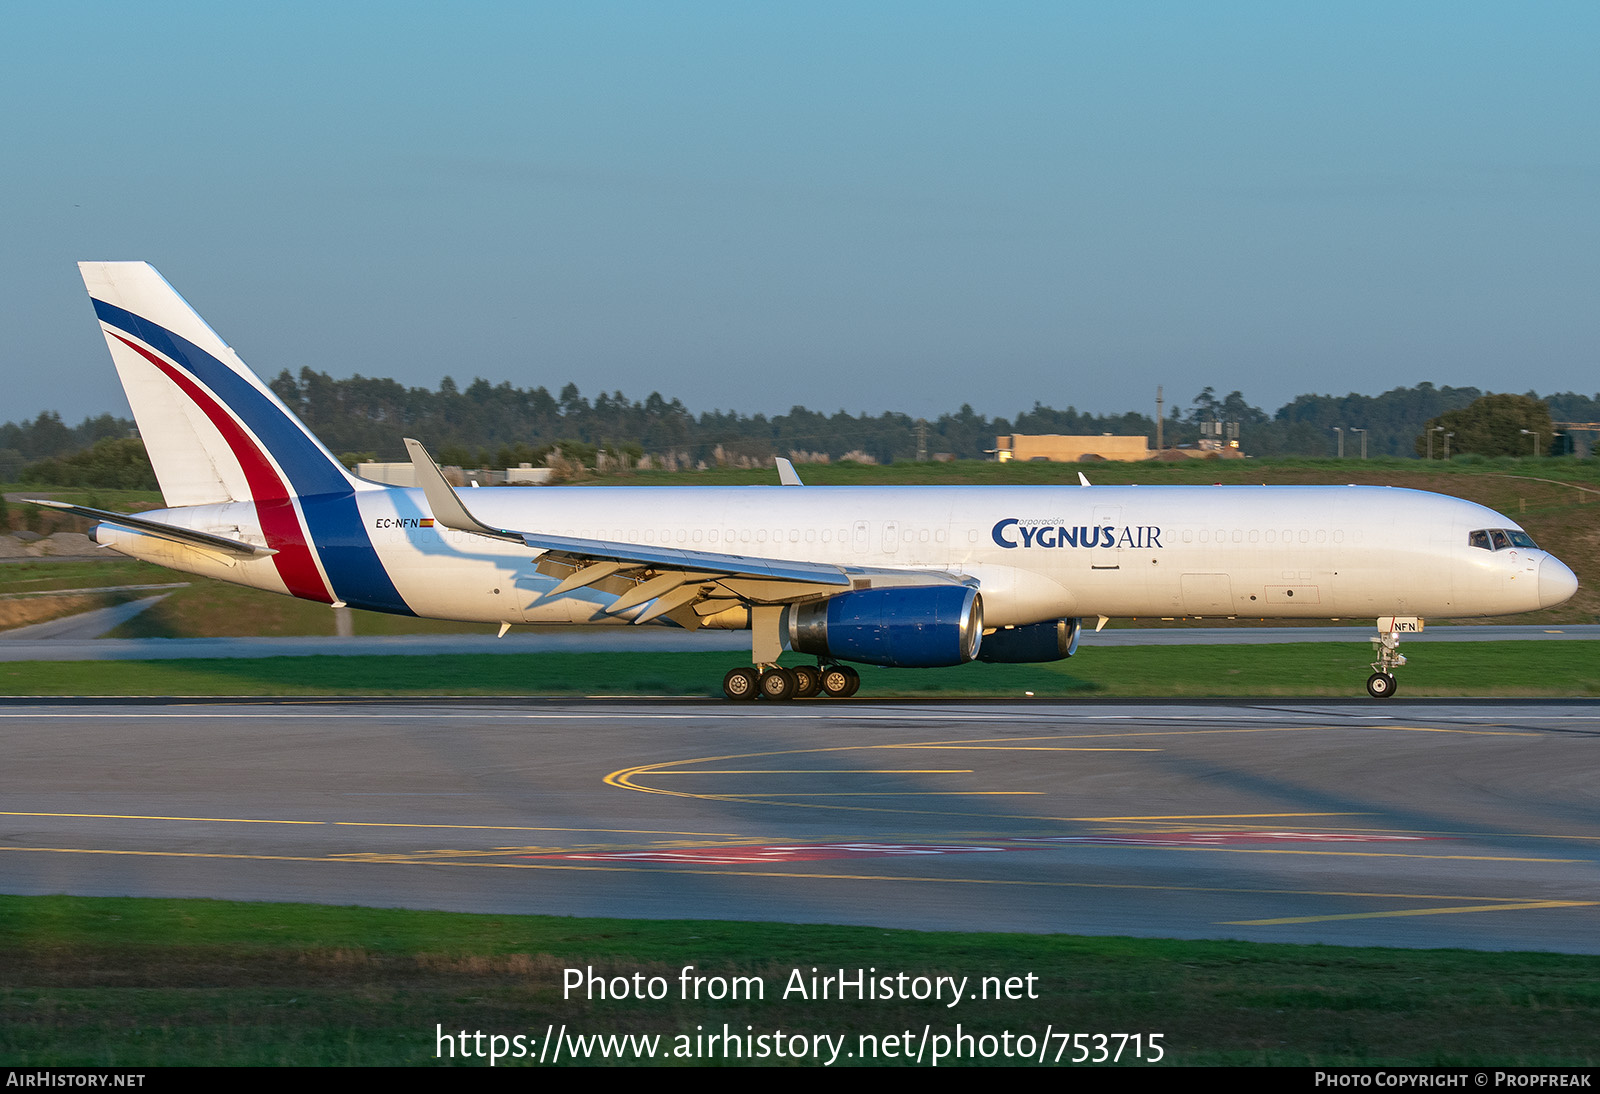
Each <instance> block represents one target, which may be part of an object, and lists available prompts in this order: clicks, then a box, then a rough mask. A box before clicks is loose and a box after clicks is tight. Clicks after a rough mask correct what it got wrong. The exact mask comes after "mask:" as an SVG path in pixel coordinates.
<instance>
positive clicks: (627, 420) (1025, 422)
mask: <svg viewBox="0 0 1600 1094" xmlns="http://www.w3.org/2000/svg"><path fill="white" fill-rule="evenodd" d="M270 386H271V387H272V390H273V391H274V392H276V393H277V395H278V397H279V398H280V399H282V400H283V402H284V403H285V405H287V406H288V407H289V409H290V410H292V411H294V412H295V413H296V414H297V415H299V417H300V418H301V420H302V421H304V422H305V423H306V424H307V425H308V426H309V427H310V428H311V430H312V432H313V433H315V434H316V435H317V436H318V437H320V438H321V439H322V440H323V442H324V443H325V444H326V445H327V446H328V447H329V449H330V450H332V451H333V452H335V453H337V454H339V455H340V456H341V457H344V458H347V459H348V460H349V461H351V462H353V461H354V460H356V459H358V458H365V459H377V460H404V459H406V454H405V446H404V443H403V440H402V438H404V437H407V436H414V437H418V438H419V439H421V440H422V441H423V442H424V443H425V444H427V445H428V446H429V448H430V449H432V450H433V451H434V453H435V454H436V455H437V456H438V457H439V459H440V462H441V463H447V464H459V465H461V466H467V467H506V466H516V465H517V464H519V463H524V462H526V463H531V464H533V465H535V466H540V465H542V464H544V463H545V462H547V461H548V460H549V459H550V457H551V455H552V454H553V453H559V454H560V456H561V457H562V458H564V459H567V460H569V461H573V462H577V463H582V464H585V465H588V466H593V465H594V464H595V463H596V461H597V460H598V459H600V458H601V456H602V454H606V455H607V456H609V457H610V458H611V459H612V460H614V461H617V462H626V463H638V462H640V461H641V460H644V459H646V458H647V457H648V460H649V462H650V463H651V464H653V465H655V466H666V467H673V468H685V467H694V466H698V465H700V464H701V463H705V464H713V463H729V462H733V463H739V462H766V461H769V460H770V459H771V458H772V457H773V456H775V455H782V456H797V457H798V458H799V459H800V460H802V461H806V462H817V461H821V460H841V459H855V460H858V461H861V462H867V461H873V462H878V463H891V462H894V461H896V460H909V459H914V458H916V456H917V455H918V454H919V453H923V454H925V455H926V456H927V457H929V458H938V457H939V456H941V455H946V456H949V457H953V458H956V459H982V458H985V456H986V455H988V454H989V453H991V452H992V451H993V450H994V448H995V438H996V437H998V436H1005V435H1008V434H1013V433H1024V434H1030V433H1065V434H1078V435H1083V434H1098V433H1113V434H1119V435H1126V436H1137V435H1143V436H1146V437H1148V438H1150V440H1151V443H1152V444H1154V442H1155V435H1156V428H1155V420H1154V417H1153V416H1152V415H1148V414H1144V413H1140V412H1137V411H1129V412H1127V413H1124V414H1110V415H1107V414H1089V413H1084V412H1080V411H1078V410H1077V409H1076V408H1074V407H1071V406H1069V407H1067V408H1066V409H1065V410H1057V409H1055V408H1053V407H1049V406H1045V405H1043V404H1042V403H1035V404H1034V405H1033V407H1032V409H1030V410H1025V411H1022V412H1021V413H1019V414H1017V415H1015V416H1014V417H1011V418H1004V417H995V418H990V417H987V416H985V415H982V414H979V413H977V412H976V411H974V410H973V409H972V407H971V406H970V405H963V406H962V407H961V408H960V409H959V410H956V411H954V412H952V413H946V414H941V415H939V416H938V417H937V418H933V419H926V420H919V419H917V418H914V417H912V416H911V415H908V414H902V413H897V412H892V411H890V412H885V413H882V414H877V415H870V414H850V413H848V412H847V411H845V410H843V409H841V410H838V411H836V412H834V413H832V414H827V413H823V412H820V411H815V410H809V409H807V408H805V407H801V406H796V407H793V408H792V409H790V411H789V412H788V413H787V414H775V415H772V416H768V415H765V414H742V413H739V412H737V411H733V410H726V411H725V410H711V411H705V412H702V413H700V414H699V415H696V414H694V413H692V412H691V411H690V410H689V409H688V408H686V407H685V406H684V405H683V403H682V402H680V401H679V400H677V399H670V400H669V399H666V398H664V397H663V396H662V395H660V394H659V393H656V392H652V393H651V394H650V395H649V397H648V398H646V399H644V400H642V401H636V400H632V399H629V398H628V397H627V396H626V395H624V394H623V393H622V392H620V391H617V392H611V393H606V392H601V393H599V394H597V395H596V396H595V397H594V398H593V399H590V398H588V397H586V396H585V395H583V394H582V393H581V392H580V391H579V389H578V387H577V385H576V384H572V383H569V384H567V385H566V386H565V387H563V388H562V389H561V390H560V392H559V393H558V394H555V395H552V394H550V392H549V390H548V389H546V388H544V387H535V388H531V389H524V388H518V387H514V386H513V385H511V384H510V383H501V384H490V383H489V382H488V381H487V380H483V379H477V380H474V381H473V382H472V383H471V384H469V385H467V387H465V388H464V389H463V388H460V387H458V386H457V384H456V383H455V381H454V380H453V379H451V378H450V377H448V376H447V377H445V378H444V379H443V380H442V381H441V382H440V384H439V387H438V388H437V390H433V389H429V388H425V387H406V386H405V385H403V384H400V383H398V382H396V381H394V380H389V379H379V378H369V377H363V376H359V375H358V376H352V377H350V378H348V379H343V380H339V379H334V378H333V377H332V376H330V375H328V374H327V373H325V372H315V371H313V370H311V369H309V368H305V369H301V370H300V373H299V375H298V376H296V375H293V374H291V373H290V372H288V371H287V370H285V371H284V372H281V373H279V375H278V376H277V377H276V378H275V379H274V380H272V382H271V385H270ZM1493 399H1494V400H1498V401H1499V402H1493V401H1492V400H1485V393H1484V392H1482V391H1480V390H1479V389H1478V388H1474V387H1450V386H1448V385H1446V386H1442V387H1436V386H1435V385H1433V384H1431V383H1422V384H1418V385H1416V386H1415V387H1398V388H1394V389H1393V390H1391V391H1387V392H1384V393H1383V394H1381V395H1375V396H1368V395H1358V394H1354V393H1352V394H1349V395H1343V396H1334V395H1314V394H1307V395H1300V396H1298V397H1296V398H1295V399H1293V400H1291V401H1290V402H1289V403H1287V404H1286V405H1284V406H1282V407H1280V408H1279V409H1278V410H1277V411H1276V412H1275V413H1272V414H1268V413H1267V412H1266V411H1264V410H1262V409H1261V408H1260V407H1256V406H1252V405H1250V404H1249V403H1248V402H1247V401H1246V399H1245V398H1244V396H1243V394H1242V393H1241V392H1238V391H1233V392H1230V393H1228V394H1227V395H1224V396H1219V395H1218V394H1217V393H1216V392H1215V390H1214V389H1212V388H1209V387H1208V388H1205V389H1204V390H1202V391H1201V392H1200V393H1199V394H1197V395H1196V396H1195V397H1194V398H1193V399H1192V400H1191V401H1190V404H1189V406H1188V407H1187V408H1183V407H1179V406H1177V405H1173V407H1172V408H1171V414H1170V416H1169V417H1168V418H1167V419H1166V420H1164V421H1163V423H1162V439H1163V441H1164V443H1166V444H1168V445H1175V444H1192V443H1194V442H1195V441H1197V440H1198V439H1199V437H1200V435H1201V433H1200V427H1201V423H1203V422H1208V421H1223V422H1238V423H1239V427H1240V440H1241V447H1242V448H1243V450H1244V451H1245V452H1246V453H1248V454H1251V455H1258V456H1331V455H1333V454H1335V451H1336V446H1337V443H1338V436H1339V435H1338V434H1337V433H1336V432H1335V428H1336V427H1337V428H1338V429H1341V430H1343V431H1344V438H1345V444H1346V449H1345V452H1346V455H1347V456H1353V455H1356V454H1358V453H1359V451H1360V447H1359V444H1360V442H1359V440H1358V434H1357V433H1356V432H1354V431H1356V430H1365V431H1366V444H1367V452H1368V454H1369V455H1371V456H1374V457H1377V456H1399V457H1411V456H1415V455H1420V454H1422V453H1423V452H1424V451H1425V449H1424V441H1425V439H1426V437H1427V436H1428V435H1429V433H1430V432H1432V433H1433V435H1434V436H1435V439H1436V440H1437V441H1438V442H1439V443H1440V444H1441V445H1442V443H1443V439H1442V433H1443V432H1451V433H1453V434H1454V436H1453V438H1452V440H1453V447H1452V453H1453V454H1456V453H1460V454H1465V453H1468V452H1473V451H1478V452H1480V454H1483V455H1500V454H1511V453H1512V452H1516V453H1521V452H1527V451H1529V450H1530V449H1531V443H1530V440H1529V437H1528V435H1527V434H1523V433H1521V432H1520V429H1522V428H1528V426H1527V424H1526V423H1527V422H1530V421H1531V422H1533V423H1534V424H1535V425H1537V426H1538V429H1539V430H1541V431H1546V432H1548V430H1549V422H1550V421H1551V419H1554V420H1556V421H1586V422H1593V421H1600V394H1597V395H1595V396H1593V397H1590V396H1584V395H1579V394H1576V393H1573V392H1564V393H1561V394H1556V395H1549V396H1544V397H1540V396H1538V395H1536V394H1534V393H1531V392H1530V393H1529V394H1528V395H1526V396H1494V397H1493ZM1505 400H1512V401H1513V403H1514V406H1515V410H1514V414H1515V415H1523V416H1524V417H1523V418H1521V419H1519V421H1518V423H1517V424H1516V425H1515V426H1511V425H1506V424H1503V423H1502V424H1500V425H1496V424H1494V422H1493V421H1490V422H1488V424H1485V423H1484V422H1481V421H1478V419H1477V418H1473V417H1472V415H1470V414H1468V411H1469V409H1470V408H1473V407H1475V406H1478V405H1479V404H1481V403H1483V404H1489V403H1492V405H1493V406H1497V407H1499V408H1500V410H1499V411H1497V412H1495V413H1498V414H1500V416H1502V417H1503V416H1504V414H1506V413H1513V411H1512V410H1510V409H1508V407H1511V406H1512V405H1513V404H1511V403H1505ZM1530 408H1531V409H1530ZM1495 413H1491V414H1490V418H1491V419H1492V418H1494V417H1495ZM1529 414H1531V415H1532V417H1531V418H1528V417H1526V415H1529ZM1451 415H1454V416H1455V417H1449V416H1451ZM1462 415H1467V417H1468V418H1469V419H1471V421H1472V422H1474V423H1476V424H1468V425H1466V426H1463V427H1462V428H1454V427H1453V425H1452V424H1451V423H1456V424H1459V423H1460V422H1461V421H1463V420H1466V419H1463V418H1462ZM1541 415H1542V417H1541ZM1479 417H1482V415H1479ZM1441 422H1444V423H1446V424H1445V425H1444V426H1442V427H1440V428H1439V429H1437V430H1436V429H1435V427H1439V426H1440V423H1441ZM1541 422H1542V423H1543V424H1540V423H1541ZM1534 431H1535V430H1531V429H1530V432H1534ZM135 437H136V434H135V430H134V424H133V423H132V422H131V421H129V420H128V419H126V418H118V417H113V416H112V415H109V414H102V415H99V416H98V417H93V418H87V419H85V420H84V421H83V422H82V423H81V424H79V425H78V426H76V427H69V426H67V425H66V424H65V423H64V422H63V421H62V420H61V416H60V415H59V414H57V413H55V412H53V411H46V412H44V413H41V414H40V415H39V416H38V417H37V418H35V419H34V420H32V421H25V422H21V423H16V422H7V423H5V424H4V425H0V481H7V482H16V481H24V482H38V483H54V484H58V485H79V484H94V485H105V486H112V485H118V486H121V485H128V486H132V485H135V484H136V483H145V482H148V483H149V485H151V486H153V485H154V479H153V477H152V476H151V475H150V472H149V463H148V460H146V459H144V453H143V446H142V445H140V444H138V443H137V441H136V440H134V442H133V443H132V444H129V443H128V442H129V439H130V438H135ZM1488 438H1493V440H1492V444H1494V445H1501V446H1505V445H1510V446H1512V447H1510V448H1509V449H1506V450H1505V451H1500V450H1498V449H1497V450H1490V449H1489V448H1487V447H1484V446H1487V445H1490V444H1491V440H1489V439H1488ZM1475 446H1476V447H1475ZM1541 451H1543V452H1544V453H1546V454H1550V453H1551V452H1552V448H1551V447H1550V439H1549V437H1548V436H1546V440H1545V442H1544V445H1543V447H1542V449H1541ZM1436 454H1440V453H1436ZM112 480H114V481H112Z"/></svg>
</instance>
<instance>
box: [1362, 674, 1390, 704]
mask: <svg viewBox="0 0 1600 1094" xmlns="http://www.w3.org/2000/svg"><path fill="white" fill-rule="evenodd" d="M1367 694H1368V695H1370V696H1372V697H1373V698H1374V699H1387V698H1389V697H1390V696H1392V695H1393V694H1394V677H1393V676H1392V675H1390V674H1389V673H1387V672H1375V673H1373V674H1372V675H1371V676H1369V677H1367Z"/></svg>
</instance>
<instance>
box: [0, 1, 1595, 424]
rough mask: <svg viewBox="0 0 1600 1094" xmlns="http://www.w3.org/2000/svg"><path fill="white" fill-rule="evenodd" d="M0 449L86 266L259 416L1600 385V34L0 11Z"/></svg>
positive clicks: (48, 385) (111, 403)
mask: <svg viewBox="0 0 1600 1094" xmlns="http://www.w3.org/2000/svg"><path fill="white" fill-rule="evenodd" d="M6 25H7V31H6V35H5V40H4V43H3V44H0V59H3V63H0V93H3V95H4V99H3V101H4V103H5V104H6V109H5V110H3V111H0V200H3V203H4V206H3V207H4V210H5V214H6V215H5V216H4V218H3V220H0V290H3V298H4V300H5V301H6V305H5V308H4V310H3V312H0V317H3V322H4V329H5V332H6V334H7V335H8V337H6V338H5V339H4V342H3V345H4V350H3V353H4V357H3V358H0V370H3V375H4V376H5V384H4V386H3V389H0V390H3V397H0V420H8V419H9V420H18V419H21V418H23V417H31V416H32V415H34V414H36V413H38V412H39V411H40V410H43V409H57V410H60V411H61V412H62V413H63V414H64V415H65V416H66V417H67V418H68V419H69V420H70V421H76V420H78V419H80V418H81V417H83V416H84V415H86V414H91V413H99V412H101V411H105V410H110V411H113V412H115V413H126V404H125V403H124V402H123V400H122V397H121V394H120V391H119V389H118V388H117V385H116V382H115V377H114V374H113V373H112V370H111V368H110V364H109V359H108V357H107V356H106V354H105V350H104V347H103V345H102V344H101V341H100V338H99V335H98V332H97V330H96V328H95V324H94V322H93V317H92V313H91V311H90V309H89V306H88V303H87V301H86V300H85V298H84V294H83V289H82V286H81V283H80V282H78V280H77V273H76V269H75V266H74V263H75V262H77V261H78V260H79V259H145V260H147V261H150V262H152V263H153V264H155V265H156V266H157V268H159V269H160V270H161V271H162V272H163V273H164V274H165V275H166V276H167V278H168V279H169V280H170V281H171V282H172V283H173V284H174V285H175V286H176V287H177V288H178V289H179V291H181V292H183V293H184V294H185V296H187V297H188V299H189V300H190V301H191V303H193V304H195V306H196V307H197V308H198V309H199V310H200V311H201V313H202V314H203V315H205V316H206V318H207V319H208V320H209V321H210V322H211V324H212V325H213V326H214V327H215V328H216V329H217V330H218V331H219V332H220V333H221V334H222V335H223V336H224V337H225V338H227V339H228V340H229V341H230V342H231V343H232V344H233V345H234V346H235V348H236V349H238V350H239V352H240V353H241V355H242V356H243V357H244V358H245V360H246V361H248V362H250V363H251V364H252V365H253V366H254V367H255V368H256V369H257V370H258V371H260V372H262V373H263V374H265V375H268V376H270V375H274V374H276V373H277V371H278V370H279V369H282V368H290V369H292V370H298V369H299V368H300V367H301V366H303V365H309V366H310V367H312V368H314V369H317V370H320V371H327V372H330V373H332V374H334V375H335V376H347V375H350V374H352V373H362V374H364V375H384V376H393V377H395V378H397V379H399V380H401V381H403V382H405V383H408V384H421V385H427V386H429V387H432V386H435V385H436V384H437V383H438V381H439V378H440V377H441V376H444V375H447V374H448V375H452V376H454V377H455V378H456V379H457V380H458V381H459V382H461V383H465V382H467V381H469V380H471V379H472V378H473V377H474V376H479V375H481V376H484V377H487V378H488V379H489V380H491V381H493V382H496V383H498V382H500V381H502V380H508V381H510V382H512V383H513V384H516V385H518V386H524V387H526V386H534V385H539V384H543V385H545V386H547V387H549V388H551V390H557V389H559V388H560V386H561V385H563V384H565V383H566V382H568V381H569V380H570V381H573V382H576V383H577V384H578V385H579V387H580V388H581V389H582V390H583V392H584V393H585V394H588V395H590V396H593V395H594V394H596V393H597V392H599V391H601V390H606V391H611V390H617V389H620V390H622V391H623V392H625V393H626V394H628V395H629V396H630V397H632V398H635V399H642V398H643V397H644V396H645V395H647V394H648V393H649V392H650V391H652V390H659V391H661V392H662V393H663V394H665V395H668V396H669V397H670V396H677V397H679V398H681V399H683V401H684V402H685V404H686V405H688V406H689V407H690V409H692V410H696V411H702V410H709V409H712V408H724V409H727V408H731V409H737V410H741V411H745V412H756V411H762V412H767V413H773V412H782V411H785V410H787V409H788V408H789V407H790V406H792V405H794V404H804V405H806V406H809V407H811V408H813V409H820V410H825V411H831V410H835V409H839V408H841V407H842V408H845V409H847V410H850V411H852V412H857V411H871V412H877V411H881V410H886V409H894V410H903V411H907V412H909V413H913V414H929V415H932V414H937V413H940V412H943V411H946V410H953V409H955V408H956V407H958V406H959V405H960V404H962V403H971V404H972V405H973V406H974V407H975V408H977V409H978V410H980V411H982V412H984V413H988V414H1007V415H1009V414H1013V413H1015V412H1016V411H1018V410H1021V409H1025V408H1027V407H1029V406H1031V405H1032V404H1033V403H1034V402H1035V401H1036V400H1037V401H1040V402H1043V403H1046V404H1049V405H1053V406H1058V407H1064V406H1067V405H1069V404H1071V405H1075V406H1077V407H1078V408H1079V409H1085V410H1094V411H1121V410H1126V409H1135V408H1138V409H1143V408H1145V407H1146V406H1147V405H1148V404H1150V403H1151V402H1152V401H1153V397H1154V389H1155V387H1156V385H1157V384H1164V385H1165V387H1166V391H1167V397H1168V400H1169V403H1170V402H1171V401H1173V400H1177V401H1179V402H1182V403H1187V401H1188V399H1190V398H1191V397H1192V396H1193V395H1194V394H1195V393H1197V392H1198V391H1199V390H1200V389H1201V388H1202V387H1206V386H1211V387H1214V388H1216V389H1217V390H1218V391H1220V392H1226V391H1229V390H1233V389H1239V390H1242V391H1243V392H1244V393H1245V395H1246V397H1247V398H1249V399H1250V401H1251V402H1253V403H1256V404H1258V405H1261V406H1264V407H1266V408H1267V409H1268V410H1272V409H1275V408H1276V407H1277V406H1279V405H1281V404H1282V403H1283V402H1285V401H1286V400H1288V399H1289V398H1291V397H1292V396H1294V395H1296V394H1298V393H1301V392H1305V391H1318V392H1331V393H1336V394H1342V393H1344V392H1347V391H1360V392H1366V393H1370V394H1375V393H1377V392H1379V391H1382V390H1385V389H1387V388H1390V387H1393V386H1396V385H1401V384H1414V383H1417V382H1419V381H1423V380H1431V381H1433V382H1436V383H1440V384H1444V383H1449V384H1457V385H1464V384H1471V385H1476V386H1478V387H1482V388H1485V389H1491V390H1512V391H1524V390H1528V389H1537V390H1539V391H1541V392H1549V391H1558V390H1577V391H1581V392H1584V393H1593V392H1595V391H1597V390H1600V368H1597V364H1600V306H1597V305H1600V293H1597V290H1600V109H1597V107H1600V65H1596V64H1595V62H1594V58H1595V57H1596V56H1597V54H1600V49H1597V47H1600V5H1594V4H1592V3H1541V4H1538V5H1528V6H1525V7H1521V8H1517V7H1513V6H1510V5H1490V4H1471V3H1450V4H1426V3H1411V4H1402V5H1394V4H1381V5H1380V4H1344V5H1317V6H1315V7H1313V6H1312V5H1290V4H1282V3H1263V4H1223V3H1218V4H1180V3H1160V4H1121V3H1119V4H1115V5H1113V4H1093V5H1088V4H1070V3H1049V4H1003V3H1002V4H995V3H986V4H983V5H981V6H980V5H977V4H971V5H964V4H936V3H907V4H888V3H844V4H828V3H807V4H803V5H802V4H788V5H785V4H759V3H729V4H706V3H677V4H669V3H638V4H633V3H617V4H605V3H585V4H582V5H577V4H559V5H554V4H534V3H528V4H511V5H498V4H467V5H461V6H459V7H454V6H450V7H447V6H445V5H437V4H405V3H384V4H340V5H333V6H331V7H328V8H324V7H323V6H321V5H310V4H295V3H277V4H272V5H254V6H246V5H212V4H166V3H143V4H138V5H127V4H98V3H90V4H84V3H79V4H74V3H63V4H56V5H26V6H23V5H16V6H10V7H8V10H7V15H6Z"/></svg>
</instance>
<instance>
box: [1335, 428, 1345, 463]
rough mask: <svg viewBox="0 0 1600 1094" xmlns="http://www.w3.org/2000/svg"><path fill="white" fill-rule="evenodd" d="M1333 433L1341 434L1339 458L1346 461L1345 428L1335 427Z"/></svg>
mask: <svg viewBox="0 0 1600 1094" xmlns="http://www.w3.org/2000/svg"><path fill="white" fill-rule="evenodd" d="M1333 431H1334V432H1335V433H1337V434H1339V458H1340V459H1341V460H1342V459H1344V427H1343V426H1337V425H1336V426H1334V427H1333Z"/></svg>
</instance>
